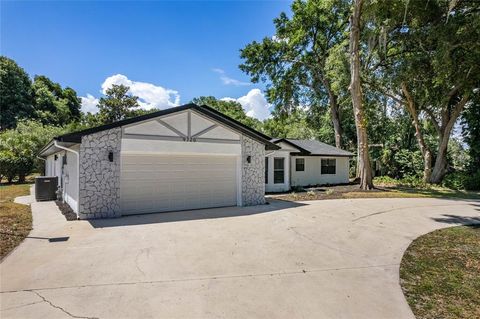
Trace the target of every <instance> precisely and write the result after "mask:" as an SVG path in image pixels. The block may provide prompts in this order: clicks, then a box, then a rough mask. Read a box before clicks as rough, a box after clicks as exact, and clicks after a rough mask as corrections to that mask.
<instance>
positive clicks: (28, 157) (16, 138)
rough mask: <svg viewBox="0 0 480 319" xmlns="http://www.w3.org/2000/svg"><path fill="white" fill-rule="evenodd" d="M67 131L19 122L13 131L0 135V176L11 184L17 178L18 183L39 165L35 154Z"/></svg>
mask: <svg viewBox="0 0 480 319" xmlns="http://www.w3.org/2000/svg"><path fill="white" fill-rule="evenodd" d="M66 131H68V129H66V128H62V127H56V126H44V125H42V124H41V123H39V122H37V121H32V120H28V121H20V122H19V123H18V125H17V127H16V128H15V129H9V130H5V131H3V132H2V133H0V175H2V176H6V177H7V179H8V180H9V181H10V182H11V181H12V179H13V178H14V177H18V179H19V181H20V182H23V181H25V176H27V175H28V174H31V173H32V172H33V171H34V170H35V169H36V168H37V170H38V168H39V166H40V165H39V163H38V161H39V160H38V159H37V157H36V156H37V153H38V152H39V151H40V149H41V148H42V147H43V146H45V145H46V144H47V143H48V142H49V141H50V140H51V139H52V138H53V137H54V136H58V135H61V134H63V133H66Z"/></svg>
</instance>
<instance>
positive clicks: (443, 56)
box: [375, 0, 480, 183]
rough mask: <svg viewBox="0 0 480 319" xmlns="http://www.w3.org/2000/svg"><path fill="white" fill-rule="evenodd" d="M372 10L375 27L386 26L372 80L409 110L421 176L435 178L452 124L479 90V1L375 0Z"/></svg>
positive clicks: (442, 165)
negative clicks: (429, 133)
mask: <svg viewBox="0 0 480 319" xmlns="http://www.w3.org/2000/svg"><path fill="white" fill-rule="evenodd" d="M401 5H402V6H403V7H402V6H401ZM375 12H376V13H377V14H378V16H377V17H378V21H380V24H379V25H378V26H377V29H378V30H380V29H382V30H385V32H384V34H385V37H386V39H387V40H386V43H388V44H387V45H385V48H384V49H383V50H381V51H380V52H381V53H380V54H379V55H378V56H377V61H376V63H377V64H378V65H380V66H381V68H380V70H379V72H377V73H376V75H377V76H378V79H377V84H378V83H381V85H380V86H381V87H382V88H381V90H383V91H384V92H385V94H387V95H388V96H389V97H390V98H391V99H392V100H393V101H395V102H396V103H398V104H399V105H402V106H404V107H405V108H406V110H407V111H408V112H409V114H410V116H411V118H412V122H413V126H414V128H415V132H416V133H415V135H416V138H417V142H418V146H419V149H420V151H421V153H422V156H423V160H424V180H425V181H426V182H430V183H440V182H441V181H442V179H443V177H444V176H445V174H446V172H447V163H448V159H447V154H448V145H449V140H450V136H451V133H452V130H453V127H454V125H455V123H456V122H457V120H458V119H459V117H460V115H461V114H462V112H463V110H464V109H465V107H468V106H469V104H471V103H472V101H473V99H475V98H476V96H478V95H479V94H480V46H479V45H478V43H480V16H479V12H480V3H479V2H478V1H447V0H436V1H428V2H427V3H425V2H422V1H413V2H408V3H401V4H398V3H396V4H394V5H390V4H388V5H385V4H382V3H380V4H379V8H378V10H376V11H375ZM425 121H426V122H428V125H430V126H432V127H433V128H434V132H435V134H434V137H435V143H434V146H435V151H436V152H433V150H432V146H431V145H429V143H428V141H427V139H426V137H425V135H426V132H425V125H424V124H423V122H425ZM432 163H433V167H432Z"/></svg>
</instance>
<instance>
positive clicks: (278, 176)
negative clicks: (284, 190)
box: [273, 157, 285, 184]
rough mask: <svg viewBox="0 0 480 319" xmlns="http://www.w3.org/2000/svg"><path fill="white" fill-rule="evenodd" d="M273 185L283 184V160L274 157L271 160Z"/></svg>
mask: <svg viewBox="0 0 480 319" xmlns="http://www.w3.org/2000/svg"><path fill="white" fill-rule="evenodd" d="M273 183H274V184H283V183H285V158H283V157H275V158H274V159H273Z"/></svg>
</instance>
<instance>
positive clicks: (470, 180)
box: [463, 170, 480, 191]
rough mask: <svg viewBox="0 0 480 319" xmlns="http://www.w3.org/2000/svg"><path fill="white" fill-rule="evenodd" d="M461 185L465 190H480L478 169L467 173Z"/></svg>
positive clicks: (479, 172)
mask: <svg viewBox="0 0 480 319" xmlns="http://www.w3.org/2000/svg"><path fill="white" fill-rule="evenodd" d="M463 186H464V188H465V189H466V190H470V191H478V190H480V170H479V171H477V172H475V173H473V174H469V175H467V177H466V178H465V180H464V182H463Z"/></svg>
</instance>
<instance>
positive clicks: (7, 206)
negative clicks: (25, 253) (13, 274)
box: [0, 184, 32, 259]
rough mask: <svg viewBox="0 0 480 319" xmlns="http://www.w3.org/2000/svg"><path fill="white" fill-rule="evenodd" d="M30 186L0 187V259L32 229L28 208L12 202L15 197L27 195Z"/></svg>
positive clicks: (30, 214) (13, 185)
mask: <svg viewBox="0 0 480 319" xmlns="http://www.w3.org/2000/svg"><path fill="white" fill-rule="evenodd" d="M29 193H30V185H28V184H12V185H3V184H2V185H0V259H2V258H3V257H5V256H6V255H7V254H8V253H9V252H10V251H12V249H14V248H15V247H16V246H17V245H18V244H20V242H22V240H23V239H24V238H25V237H27V235H28V233H29V232H30V230H31V229H32V212H31V210H30V206H27V205H21V204H16V203H14V202H13V200H14V198H15V197H17V196H22V195H28V194H29Z"/></svg>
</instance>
